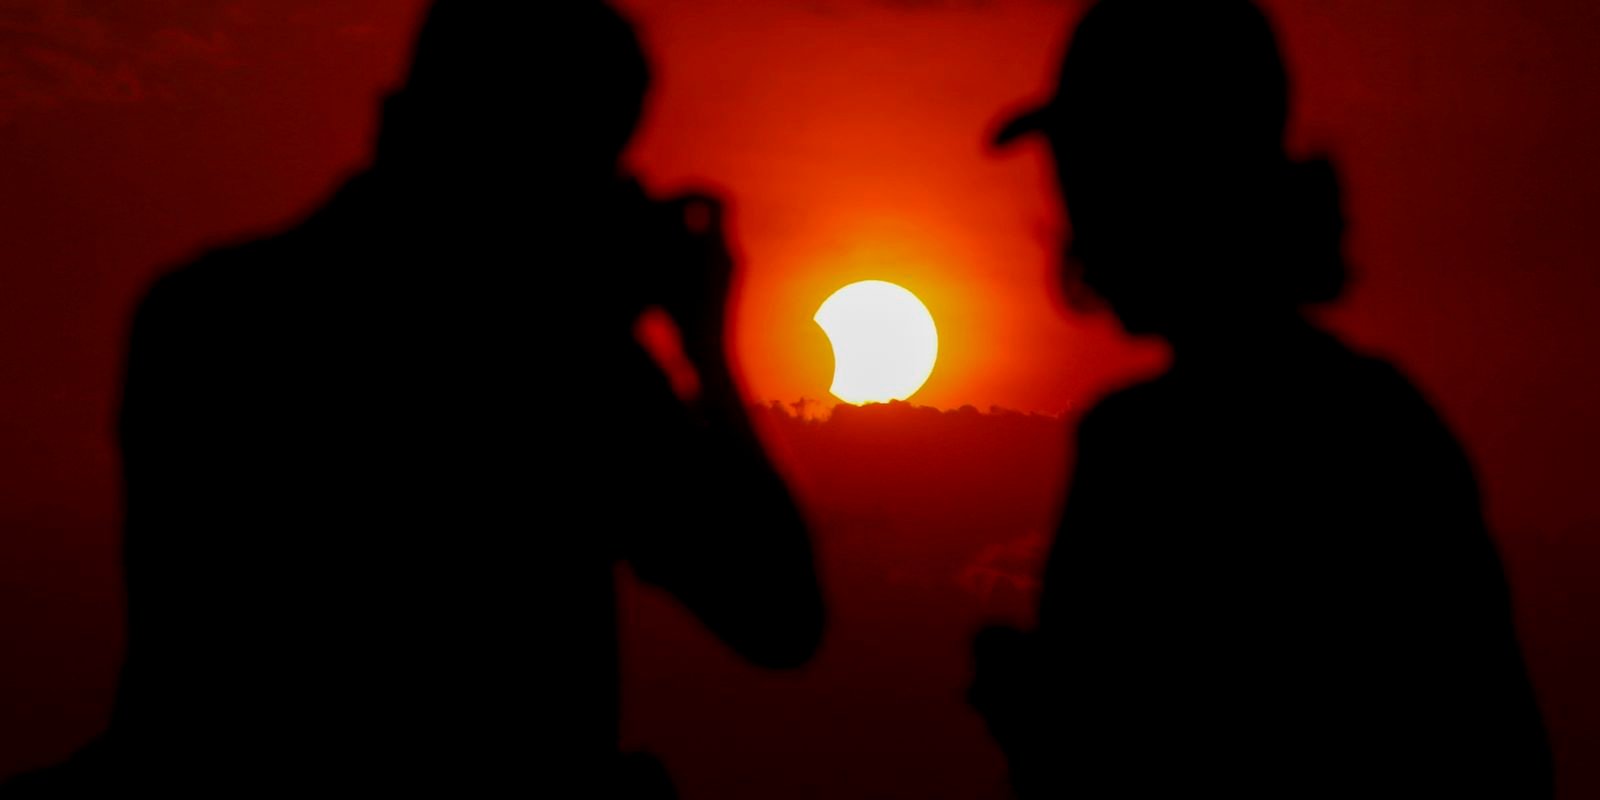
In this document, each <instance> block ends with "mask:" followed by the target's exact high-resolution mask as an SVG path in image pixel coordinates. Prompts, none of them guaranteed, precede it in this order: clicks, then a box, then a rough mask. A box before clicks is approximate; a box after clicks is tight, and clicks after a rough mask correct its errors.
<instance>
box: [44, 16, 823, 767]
mask: <svg viewBox="0 0 1600 800" xmlns="http://www.w3.org/2000/svg"><path fill="white" fill-rule="evenodd" d="M493 8H494V10H493V11H491V6H490V5H489V4H484V3H466V2H461V1H460V0H443V1H442V2H440V3H438V4H437V5H435V6H434V7H433V8H432V9H431V11H430V13H429V16H428V19H427V21H426V23H425V26H424V29H423V33H422V36H421V39H420V42H419V45H418V50H417V55H416V61H415V64H414V67H413V71H412V75H411V77H410V80H409V82H408V84H407V86H406V88H404V89H403V90H402V91H400V92H399V93H398V94H396V95H395V96H394V97H392V98H391V99H390V100H389V101H388V103H387V105H386V107H385V113H384V119H383V128H382V134H381V136H380V141H379V145H378V151H377V156H376V159H375V162H374V165H373V166H372V168H371V169H369V170H368V171H366V172H365V173H364V174H361V175H359V176H357V177H355V178H354V179H352V180H351V181H349V182H348V183H347V184H346V185H345V186H344V187H343V188H341V189H340V190H339V191H338V192H337V194H336V195H335V196H334V197H333V198H332V199H331V201H330V202H329V203H328V204H327V205H326V206H325V207H323V208H322V209H320V210H319V211H317V212H315V213H314V214H313V215H311V216H310V218H309V219H307V220H305V221H304V222H303V223H302V224H300V225H298V226H297V227H296V228H294V229H293V230H291V231H289V232H287V233H284V234H282V235H279V236H274V237H272V238H268V239H263V240H260V241H255V242H251V243H248V244H244V245H242V246H238V247H232V248H228V249H224V250H220V251H217V252H214V253H211V254H209V255H207V256H205V257H204V258H202V259H201V260H200V261H199V262H198V263H196V264H194V265H192V266H189V267H186V268H184V269H182V270H179V271H177V272H175V273H173V274H171V275H169V276H167V277H166V278H164V279H162V280H161V281H160V282H159V283H158V284H157V285H156V286H155V287H154V288H153V289H152V291H151V292H150V293H149V295H148V297H147V298H146V299H145V300H144V303H143V304H142V306H141V307H140V309H139V311H138V315H137V320H136V322H135V325H134V331H133V335H132V343H131V352H130V356H129V366H128V375H127V386H126V397H125V401H124V406H123V410H122V418H121V432H122V446H123V452H124V456H125V463H126V479H127V537H126V544H125V558H126V567H127V584H128V586H127V588H128V620H129V638H128V653H127V660H126V665H125V667H124V671H123V678H122V683H121V688H120V692H119V695H118V698H117V702H116V708H115V712H114V716H113V719H112V723H111V726H110V730H109V732H108V733H107V734H106V736H105V737H104V738H103V739H102V740H101V741H100V742H98V743H97V744H96V745H94V746H92V747H91V748H90V750H88V751H86V752H85V753H84V754H83V755H82V756H81V757H80V758H78V759H77V760H76V762H75V763H74V764H72V765H70V766H69V767H68V768H66V769H64V770H59V771H57V772H54V773H49V774H46V775H44V776H39V777H35V778H34V779H32V781H31V785H32V786H34V787H35V788H41V787H42V788H43V789H45V790H49V789H50V788H51V787H55V788H57V789H60V787H63V786H65V787H67V790H66V791H71V792H79V793H83V792H85V791H87V789H99V790H102V791H108V792H109V791H122V790H127V791H133V790H141V791H146V790H148V791H153V792H155V794H154V795H153V796H171V795H179V796H206V797H232V796H241V795H257V794H260V795H272V796H298V795H302V794H311V793H315V794H319V795H320V794H323V793H325V792H327V793H331V794H347V795H352V796H368V795H371V796H379V795H383V796H397V795H398V794H399V793H400V791H402V790H403V791H405V792H406V793H408V794H410V793H414V792H417V791H419V790H420V791H430V790H431V791H435V792H440V794H438V795H436V796H451V797H454V796H489V792H490V791H492V792H493V794H494V796H550V797H613V796H638V795H641V794H644V793H646V792H648V791H659V792H670V788H668V787H667V786H666V785H665V783H664V782H663V781H662V776H660V775H659V774H656V775H651V774H650V772H649V770H648V769H643V768H635V767H634V766H632V765H633V764H636V763H643V762H639V761H636V760H629V759H625V758H624V757H623V756H621V755H620V754H619V752H618V744H617V729H616V726H617V717H618V708H617V681H618V675H617V669H618V666H617V652H616V635H617V633H616V624H615V619H614V615H615V607H614V587H613V572H614V568H615V566H616V564H617V563H618V562H623V561H626V562H628V563H629V564H631V566H632V567H633V569H634V570H635V571H636V572H637V574H638V575H640V576H641V577H642V578H644V579H645V580H648V581H651V582H654V583H656V584H658V585H660V586H662V587H664V588H666V589H667V590H668V591H670V592H671V593H672V594H674V595H675V596H676V597H677V598H678V599H679V600H681V601H682V602H683V603H684V604H685V605H686V606H687V607H688V608H689V609H690V610H692V611H693V612H694V613H695V614H697V615H698V616H699V618H700V619H701V620H702V621H704V622H705V624H707V625H708V626H709V627H710V628H711V629H712V630H713V631H714V632H715V633H716V634H717V635H718V636H720V637H721V638H722V639H723V640H724V641H725V642H727V643H728V644H729V645H730V646H732V647H733V648H734V649H735V650H737V651H738V652H739V653H741V654H742V655H744V656H745V657H747V658H749V659H750V660H752V661H754V662H756V663H758V664H762V665H766V666H770V667H790V666H794V665H798V664H800V663H801V662H803V661H805V660H806V659H807V658H808V657H809V655H810V654H811V653H812V652H813V650H814V648H815V646H816V644H817V641H818V638H819V635H820V628H821V624H822V612H821V606H820V600H819V596H818V590H817V586H816V581H815V577H814V573H813V563H812V555H811V551H810V546H809V542H808V540H807V537H806V535H805V531H804V528H803V527H802V523H801V520H800V518H799V515H798V513H797V511H796V509H795V507H794V505H793V504H792V502H791V499H790V497H789V495H788V493H787V490H786V489H785V487H784V485H783V484H782V483H781V482H780V480H779V479H778V477H777V476H776V475H775V473H774V472H773V470H772V469H771V467H770V465H769V464H768V462H767V461H766V459H765V457H764V455H763V453H762V451H761V449H760V447H759V445H758V444H757V442H756V439H755V438H754V437H753V435H752V433H751V430H750V428H749V427H748V424H747V420H746V419H745V417H744V411H743V406H742V404H741V402H740V400H739V398H738V396H737V394H736V392H735V390H734V384H733V380H732V378H731V377H730V373H729V369H728V365H727V364H726V362H725V360H724V352H723V339H722V330H723V322H724V318H723V313H722V310H723V305H722V304H723V302H724V300H725V293H726V290H727V280H728V277H729V274H728V272H729V270H730V268H731V267H730V264H729V261H728V259H727V256H726V252H725V250H724V249H723V243H722V239H721V230H720V228H719V227H718V208H717V206H716V205H715V203H714V202H713V201H710V200H708V199H704V198H698V199H687V200H684V201H676V202H670V203H668V202H655V201H652V200H650V199H649V198H647V197H646V196H645V194H644V193H643V192H642V191H641V189H640V188H639V187H638V186H637V185H636V184H635V183H634V182H632V181H631V180H630V179H628V178H627V177H626V175H625V174H623V173H622V172H621V171H620V170H619V167H618V155H619V153H620V152H621V151H622V149H623V148H624V146H625V145H626V143H627V141H628V140H629V138H630V136H631V134H632V131H633V128H634V126H635V124H636V121H637V119H638V116H639V112H640V108H641V103H642V102H643V99H644V96H645V92H646V87H647V81H648V71H647V66H646V63H645V60H644V57H643V55H642V52H641V51H640V49H639V47H638V44H637V43H636V41H635V39H634V37H633V34H632V31H631V29H630V28H629V27H628V25H627V24H626V23H625V22H624V21H623V20H622V19H621V18H620V17H618V16H617V15H616V14H615V13H614V12H611V11H610V10H608V9H607V8H606V7H605V6H603V5H601V4H599V3H593V2H564V3H548V4H537V5H536V6H535V5H530V6H529V7H528V8H526V9H514V8H511V7H509V6H508V7H506V8H500V7H498V6H495V7H493ZM650 306H658V307H662V308H664V309H665V310H666V311H667V312H668V313H669V314H671V315H672V317H673V318H674V319H675V320H676V322H677V323H678V325H679V327H680V328H681V330H682V333H683V339H684V345H685V350H686V354H687V355H688V356H689V357H690V359H691V360H692V361H693V362H694V364H695V366H696V367H697V368H698V371H699V377H700V383H701V386H702V390H701V394H700V398H699V400H698V402H696V403H694V404H692V405H691V404H685V403H684V402H681V401H680V400H679V398H678V397H677V396H675V395H674V393H673V392H672V390H671V387H670V385H669V383H668V381H667V380H666V378H665V377H664V375H663V373H662V372H661V371H660V370H659V369H657V367H656V365H655V364H654V363H653V362H652V360H651V359H650V357H649V356H648V355H647V354H646V352H645V351H644V350H643V349H642V348H641V347H640V345H639V344H638V343H637V342H636V340H635V339H634V338H633V324H634V321H635V320H636V319H637V318H638V317H639V315H640V313H641V312H642V311H644V310H645V309H646V308H647V307H650ZM652 782H654V783H655V786H654V787H649V788H647V786H646V785H647V784H650V783H652ZM86 787H87V789H86ZM445 792H448V794H445Z"/></svg>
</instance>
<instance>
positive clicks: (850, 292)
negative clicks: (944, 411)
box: [812, 281, 939, 405]
mask: <svg viewBox="0 0 1600 800" xmlns="http://www.w3.org/2000/svg"><path fill="white" fill-rule="evenodd" d="M812 319H814V320H816V323H817V324H818V325H819V326H821V327H822V332H823V333H825V334H827V336H828V342H829V343H830V344H832V345H833V386H832V388H830V389H829V390H828V391H830V392H832V393H833V396H834V397H837V398H839V399H840V400H843V401H845V402H846V403H854V404H856V405H861V404H863V403H885V402H888V401H890V400H904V399H906V398H908V397H910V396H911V395H913V394H915V393H916V391H917V390H918V389H921V388H922V384H924V383H927V381H928V376H929V375H931V374H933V362H934V361H935V360H936V359H937V358H938V356H939V331H938V330H937V329H936V328H934V326H933V315H932V314H929V313H928V307H927V306H924V305H923V304H922V301H921V300H918V299H917V296H916V295H914V294H912V293H911V292H909V291H906V290H905V289H903V288H901V287H899V286H896V285H895V284H892V283H889V282H887V281H861V282H859V283H852V284H850V285H849V286H846V287H844V288H843V289H840V290H839V291H837V292H834V293H833V295H832V296H831V297H829V298H828V299H827V300H825V301H823V303H822V307H821V308H819V309H817V314H816V316H815V317H812Z"/></svg>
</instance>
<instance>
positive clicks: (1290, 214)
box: [997, 0, 1344, 339]
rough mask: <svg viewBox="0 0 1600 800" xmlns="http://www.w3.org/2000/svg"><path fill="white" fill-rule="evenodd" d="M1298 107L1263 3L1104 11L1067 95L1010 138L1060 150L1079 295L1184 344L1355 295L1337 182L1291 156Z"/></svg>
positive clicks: (1092, 26) (1072, 62) (1007, 132)
mask: <svg viewBox="0 0 1600 800" xmlns="http://www.w3.org/2000/svg"><path fill="white" fill-rule="evenodd" d="M1288 95H1289V92H1288V81H1287V78H1286V76H1285V73H1284V68H1283V62H1282V60H1281V58H1280V56H1279V53H1278V48H1277V44H1276V42H1275V40H1274V37H1273V34H1272V30H1271V28H1270V26H1269V25H1268V23H1267V20H1266V19H1265V17H1263V16H1262V14H1261V12H1260V11H1259V10H1258V9H1257V8H1256V7H1255V6H1254V5H1253V4H1252V3H1250V2H1247V0H1206V1H1204V2H1200V1H1197V0H1101V2H1099V3H1097V4H1095V5H1094V6H1093V7H1092V8H1090V9H1089V11H1088V12H1087V13H1086V15H1085V16H1084V18H1083V20H1082V22H1080V23H1079V25H1078V28H1077V30H1076V32H1075V33H1074V35H1073V37H1072V41H1071V43H1070V46H1069V49H1068V51H1067V54H1066V57H1065V59H1064V62H1063V64H1062V68H1061V75H1060V79H1059V83H1058V85H1057V89H1056V94H1055V96H1054V97H1053V98H1052V99H1051V100H1050V101H1049V102H1048V103H1047V104H1046V105H1045V106H1043V107H1042V108H1039V109H1036V110H1034V111H1031V112H1029V113H1027V114H1024V115H1022V116H1021V117H1018V118H1017V119H1015V120H1012V121H1011V122H1010V123H1009V124H1007V125H1006V126H1005V127H1004V128H1003V129H1002V130H1001V132H1000V134H999V136H998V138H997V141H998V142H999V143H1002V144H1003V143H1006V142H1009V141H1011V140H1013V139H1015V138H1016V137H1018V136H1021V135H1023V134H1026V133H1030V132H1038V133H1042V134H1044V135H1045V137H1046V138H1047V139H1048V141H1049V142H1050V144H1051V147H1052V150H1053V152H1054V155H1055V162H1056V169H1057V172H1058V177H1059V179H1060V185H1061V189H1062V195H1063V198H1064V200H1065V201H1066V207H1067V213H1068V216H1069V218H1070V222H1071V226H1072V239H1071V245H1070V248H1069V254H1068V258H1067V264H1068V265H1069V267H1070V269H1069V273H1071V277H1072V278H1073V279H1075V280H1072V281H1069V286H1071V284H1072V283H1076V282H1081V284H1082V285H1083V287H1086V288H1088V289H1089V290H1090V291H1091V292H1092V293H1093V294H1094V295H1095V296H1097V297H1099V298H1101V299H1103V300H1104V301H1105V302H1106V303H1107V304H1109V305H1110V307H1111V309H1112V310H1113V311H1114V312H1115V313H1116V314H1117V315H1118V317H1119V318H1120V319H1121V320H1122V322H1123V324H1124V325H1125V326H1126V327H1127V328H1128V329H1129V330H1130V331H1131V332H1134V333H1157V334H1161V335H1164V336H1167V337H1168V338H1171V339H1177V338H1181V337H1185V336H1192V335H1195V334H1204V333H1206V332H1208V331H1215V330H1219V329H1222V328H1224V327H1228V326H1235V325H1237V326H1243V327H1252V326H1254V325H1255V324H1256V323H1258V322H1260V321H1261V320H1265V319H1276V318H1285V317H1289V316H1290V315H1291V314H1293V313H1294V312H1295V311H1296V310H1297V309H1299V308H1300V307H1301V306H1303V305H1305V304H1308V303H1316V302H1323V301H1328V300H1332V299H1334V298H1335V297H1337V296H1338V294H1339V292H1340V291H1341V289H1342V288H1343V284H1344V265H1343V261H1342V259H1341V257H1340V248H1339V240H1340V238H1341V234H1342V228H1343V223H1342V219H1341V216H1340V213H1339V201H1338V191H1337V186H1336V182H1335V180H1334V177H1333V173H1332V170H1331V167H1329V165H1328V164H1327V163H1326V162H1323V161H1320V160H1319V161H1312V162H1296V161H1294V160H1292V159H1291V158H1290V157H1289V156H1288V155H1287V153H1286V152H1285V150H1284V143H1283V139H1284V129H1285V126H1286V123H1287V120H1288V108H1289V103H1288ZM1073 288H1075V287H1073Z"/></svg>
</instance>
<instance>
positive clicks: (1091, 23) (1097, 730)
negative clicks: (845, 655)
mask: <svg viewBox="0 0 1600 800" xmlns="http://www.w3.org/2000/svg"><path fill="white" fill-rule="evenodd" d="M1287 109H1288V89H1287V81H1286V79H1285V76H1284V70H1283V67H1282V64H1281V62H1280V58H1279V54H1278V51H1277V47H1276V44H1275V42H1274V39H1273V35H1272V32H1271V30H1270V27H1269V25H1268V23H1267V21H1266V20H1265V19H1264V18H1263V16H1262V15H1261V13H1260V12H1259V11H1258V10H1257V9H1256V8H1255V7H1254V6H1253V5H1252V4H1250V3H1248V2H1243V0H1216V2H1204V3H1201V2H1186V1H1184V0H1103V2H1100V3H1097V4H1096V5H1094V6H1093V7H1092V8H1091V9H1090V10H1089V11H1088V13H1087V15H1086V16H1085V17H1084V19H1083V20H1082V22H1081V23H1080V24H1079V26H1078V28H1077V30H1076V32H1075V34H1074V36H1073V39H1072V42H1071V45H1070V48H1069V50H1068V52H1067V55H1066V57H1065V62H1064V64H1063V66H1062V72H1061V76H1060V83H1059V86H1058V88H1057V92H1056V95H1055V97H1054V98H1053V99H1052V100H1051V101H1050V102H1049V103H1048V104H1047V105H1045V106H1044V107H1043V108H1040V109H1038V110H1036V111H1033V112H1030V113H1028V114H1025V115H1023V116H1021V117H1019V118H1017V119H1016V120H1014V121H1013V122H1011V123H1010V124H1009V125H1007V126H1006V127H1005V129H1003V130H1002V132H1001V134H1000V137H999V138H1000V140H1001V141H1002V142H1004V141H1009V140H1011V139H1013V138H1015V137H1017V136H1020V135H1023V134H1027V133H1031V132H1037V133H1042V134H1043V135H1044V138H1045V140H1046V141H1047V142H1048V143H1049V145H1050V147H1051V150H1052V153H1053V155H1054V158H1055V164H1056V169H1057V177H1058V179H1059V182H1060V188H1061V191H1062V194H1063V197H1064V199H1065V201H1066V207H1067V212H1068V216H1069V218H1070V222H1071V227H1072V234H1071V246H1070V248H1069V251H1068V252H1067V253H1066V255H1065V259H1064V260H1065V264H1066V265H1067V268H1068V269H1067V275H1066V277H1067V280H1068V283H1069V285H1070V286H1071V287H1072V289H1073V290H1074V292H1075V294H1076V296H1078V297H1080V298H1087V299H1089V300H1092V301H1094V302H1102V303H1104V304H1105V305H1106V306H1108V307H1109V308H1110V310H1111V311H1113V312H1114V313H1115V314H1116V315H1117V316H1118V318H1119V319H1120V320H1121V321H1122V322H1123V324H1124V325H1125V326H1126V327H1127V328H1128V329H1129V330H1130V331H1131V332H1134V333H1137V334H1153V335H1157V336H1160V337H1163V338H1164V339H1166V340H1167V341H1168V342H1169V343H1170V345H1171V348H1172V354H1173V365H1172V367H1171V369H1170V371H1169V372H1168V373H1167V374H1165V375H1163V376H1161V377H1160V378H1157V379H1155V380H1153V381H1151V382H1149V383H1147V384H1145V385H1142V386H1137V387H1134V388H1131V389H1128V390H1125V391H1123V392H1121V393H1119V394H1117V395H1115V396H1113V397H1111V398H1109V399H1107V400H1105V401H1104V402H1102V403H1101V404H1100V405H1099V406H1098V407H1096V408H1095V409H1093V410H1092V411H1091V412H1090V413H1089V414H1088V415H1087V416H1086V418H1085V419H1084V420H1083V422H1082V423H1081V427H1080V430H1079V433H1078V443H1077V447H1078V458H1077V467H1076V470H1075V474H1074V478H1073V481H1072V485H1071V487H1070V490H1069V492H1068V495H1067V501H1066V505H1065V510H1064V514H1063V518H1062V521H1061V526H1060V530H1059V533H1058V535H1057V539H1056V542H1055V544H1054V548H1053V551H1052V553H1051V555H1050V558H1049V562H1048V565H1047V568H1046V573H1045V576H1044V588H1043V595H1042V598H1041V606H1040V610H1039V623H1038V627H1037V629H1036V630H1034V631H1031V632H1027V633H1023V632H1019V631H1013V630H1007V629H993V630H989V631H985V632H984V633H983V634H981V635H980V637H979V639H978V642H977V647H976V656H977V667H978V676H977V679H976V681H975V683H974V685H973V689H972V700H973V702H974V704H975V705H976V706H977V707H978V708H979V709H980V710H981V711H982V712H983V713H984V714H985V716H986V717H987V719H988V721H989V724H990V728H991V731H992V732H993V733H994V735H995V736H996V738H997V739H998V741H999V743H1000V744H1001V746H1002V748H1003V749H1004V750H1005V751H1006V753H1007V755H1008V757H1009V760H1010V765H1011V771H1012V778H1013V781H1014V783H1015V784H1016V786H1017V789H1018V792H1019V794H1020V795H1021V796H1023V797H1025V798H1036V797H1066V796H1128V797H1161V796H1177V795H1179V794H1182V795H1195V794H1209V793H1212V792H1216V793H1221V794H1226V795H1227V796H1230V797H1352V796H1360V797H1397V798H1398V797H1449V796H1474V797H1517V798H1525V797H1547V796H1549V795H1550V794H1551V783H1550V782H1551V777H1550V764H1549V752H1548V745H1547V743H1546V741H1545V735H1544V732H1543V728H1542V724H1541V721H1540V714H1539V711H1538V708H1537V706H1536V704H1535V701H1534V697H1533V693H1532V690H1531V688H1530V686H1529V682H1528V678H1527V676H1526V674H1525V670H1524V666H1523V662H1522V656H1521V653H1520V651H1519V648H1518V644H1517V641H1516V637H1515V632H1514V629H1513V625H1512V615H1511V607H1510V599H1509V597H1508V591H1507V586H1506V583H1505V578H1504V575H1503V570H1502V568H1501V564H1500V562H1499V558H1498V555H1497V553H1496V549H1495V546H1494V543H1493V541H1492V539H1491V537H1490V535H1489V533H1488V532H1487V530H1486V529H1485V525H1484V521H1483V515H1482V512H1481V510H1480V504H1479V498H1478V492H1477V488H1476V486H1475V482H1474V478H1473V474H1472V470H1471V467H1470V465H1469V463H1468V462H1467V459H1466V458H1465V456H1464V454H1463V452H1462V450H1461V448H1460V447H1459V445H1458V444H1457V442H1456V441H1455V439H1454V437H1453V436H1452V435H1451V434H1450V432H1449V431H1448V430H1447V429H1446V427H1445V426H1444V425H1443V424H1442V422H1441V421H1440V419H1439V418H1438V416H1437V414H1436V413H1435V412H1434V411H1433V410H1432V408H1431V407H1430V406H1429V404H1428V403H1427V402H1426V401H1425V400H1424V399H1423V398H1422V397H1421V396H1420V395H1419V393H1418V392H1417V391H1416V390H1415V389H1414V388H1412V386H1411V385H1410V384H1409V383H1408V382H1407V381H1406V379H1405V378H1404V377H1402V376H1401V375H1400V374H1399V373H1398V372H1396V371H1395V370H1394V369H1393V368H1391V367H1389V366H1388V365H1386V364H1384V363H1383V362H1381V361H1378V360H1376V359H1373V358H1370V357H1365V356H1361V355H1357V354H1355V353H1352V352H1351V351H1350V350H1348V349H1347V348H1345V347H1344V346H1343V345H1341V344H1340V343H1339V342H1338V341H1337V340H1335V339H1334V338H1332V337H1331V336H1329V335H1327V334H1325V333H1323V332H1321V331H1319V330H1317V329H1316V328H1315V327H1314V326H1313V325H1311V324H1310V323H1309V322H1307V321H1306V320H1305V318H1304V317H1303V316H1302V311H1301V309H1302V308H1303V307H1304V306H1306V305H1308V304H1313V303H1320V302H1326V301H1330V300H1333V299H1335V298H1336V297H1337V296H1338V295H1339V293H1340V290H1341V288H1342V286H1343V281H1344V268H1343V262H1342V260H1341V258H1340V249H1339V244H1340V237H1341V232H1342V228H1343V225H1342V221H1341V219H1340V213H1339V200H1338V193H1337V187H1336V182H1335V180H1334V173H1333V170H1332V168H1331V167H1330V166H1329V164H1328V163H1327V162H1326V161H1322V160H1312V161H1295V160H1294V159H1291V158H1290V157H1289V156H1288V155H1287V154H1286V152H1285V150H1284V146H1283V134H1284V126H1285V122H1286V119H1287Z"/></svg>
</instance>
